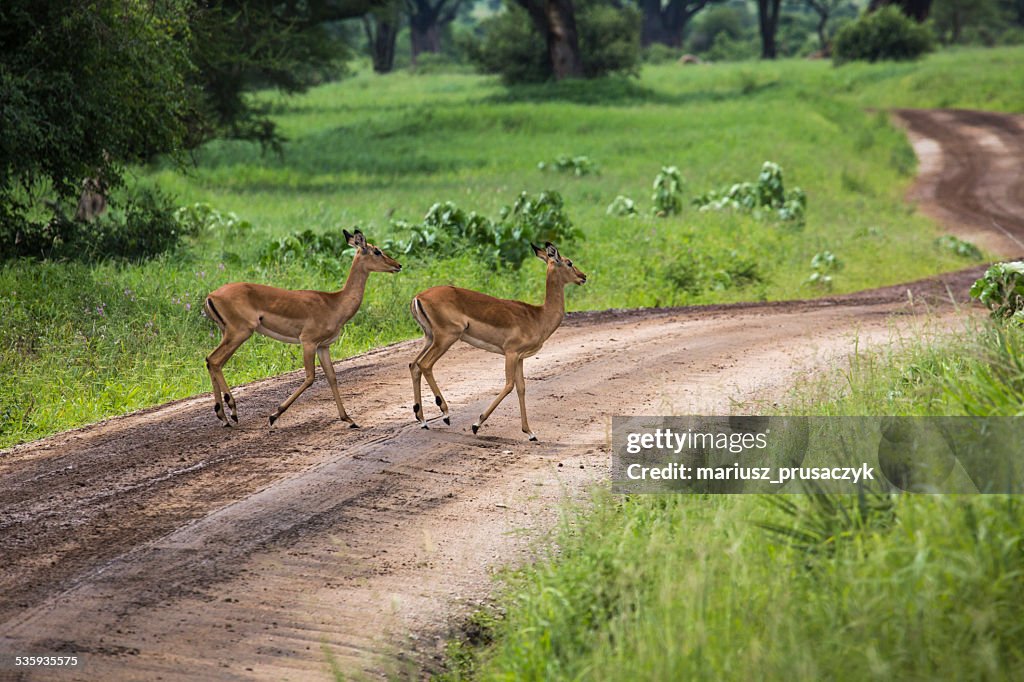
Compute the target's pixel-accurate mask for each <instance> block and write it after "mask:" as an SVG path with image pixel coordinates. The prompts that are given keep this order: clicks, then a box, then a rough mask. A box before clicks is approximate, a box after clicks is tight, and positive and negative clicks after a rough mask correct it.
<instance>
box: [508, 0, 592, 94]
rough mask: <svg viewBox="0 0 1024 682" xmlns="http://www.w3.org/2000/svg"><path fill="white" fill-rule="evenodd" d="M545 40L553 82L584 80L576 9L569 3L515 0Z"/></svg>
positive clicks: (555, 0)
mask: <svg viewBox="0 0 1024 682" xmlns="http://www.w3.org/2000/svg"><path fill="white" fill-rule="evenodd" d="M515 2H516V3H518V4H519V5H520V6H521V7H522V8H523V9H525V10H526V13H527V14H529V15H530V19H531V21H533V25H534V26H535V27H536V29H537V31H538V32H539V33H540V34H541V36H543V37H544V42H545V43H546V44H547V48H548V58H549V59H550V61H551V73H552V75H553V76H554V77H555V80H563V79H565V78H582V77H583V59H582V58H581V57H580V43H579V34H578V33H577V31H576V10H575V8H574V7H573V4H572V0H515Z"/></svg>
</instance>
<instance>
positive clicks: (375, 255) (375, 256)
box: [342, 230, 402, 272]
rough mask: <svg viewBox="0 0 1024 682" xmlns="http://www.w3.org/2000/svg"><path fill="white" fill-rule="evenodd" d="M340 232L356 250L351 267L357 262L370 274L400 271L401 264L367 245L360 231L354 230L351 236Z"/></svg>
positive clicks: (347, 232)
mask: <svg viewBox="0 0 1024 682" xmlns="http://www.w3.org/2000/svg"><path fill="white" fill-rule="evenodd" d="M342 231H343V232H344V233H345V239H347V240H348V244H349V246H351V247H353V248H354V249H355V250H356V257H355V259H354V260H353V265H354V264H355V263H356V262H359V263H360V265H362V266H363V267H365V268H366V269H367V270H369V271H370V272H400V271H401V269H402V264H401V263H399V262H398V261H396V260H395V259H394V258H392V257H391V256H389V255H387V254H386V253H384V252H383V251H381V250H380V249H379V248H377V247H376V246H374V245H373V244H370V243H368V242H367V241H366V237H364V236H363V233H362V231H361V230H356V233H355V234H351V233H350V232H349V231H348V230H342Z"/></svg>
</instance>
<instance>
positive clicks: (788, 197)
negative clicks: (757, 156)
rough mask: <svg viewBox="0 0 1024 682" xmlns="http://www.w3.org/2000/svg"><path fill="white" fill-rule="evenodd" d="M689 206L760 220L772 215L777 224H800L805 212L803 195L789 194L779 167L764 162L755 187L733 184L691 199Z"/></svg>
mask: <svg viewBox="0 0 1024 682" xmlns="http://www.w3.org/2000/svg"><path fill="white" fill-rule="evenodd" d="M693 205H694V206H698V207H700V210H702V211H721V210H724V209H727V208H729V209H733V210H737V211H742V212H744V213H753V214H754V216H755V217H758V218H761V217H763V216H765V215H774V216H775V217H776V218H778V219H779V220H787V221H793V222H796V223H798V224H802V223H803V220H804V211H805V210H806V208H807V195H806V194H805V193H804V191H803V190H802V189H801V188H799V187H794V188H793V189H791V190H790V191H788V192H787V191H786V188H785V186H784V184H783V181H782V167H781V166H779V164H777V163H773V162H772V161H765V162H764V165H762V166H761V173H760V175H758V177H757V183H752V182H737V183H735V184H733V185H730V186H729V187H727V188H726V187H723V188H722V189H720V190H711V191H710V192H707V193H705V194H702V195H700V196H698V197H695V198H694V200H693Z"/></svg>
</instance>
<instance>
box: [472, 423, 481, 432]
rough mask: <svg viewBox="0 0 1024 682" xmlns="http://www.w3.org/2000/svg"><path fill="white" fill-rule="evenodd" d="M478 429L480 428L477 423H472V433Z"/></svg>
mask: <svg viewBox="0 0 1024 682" xmlns="http://www.w3.org/2000/svg"><path fill="white" fill-rule="evenodd" d="M479 430H480V425H479V424H473V433H476V432H477V431H479Z"/></svg>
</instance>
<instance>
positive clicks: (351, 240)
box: [342, 230, 366, 249]
mask: <svg viewBox="0 0 1024 682" xmlns="http://www.w3.org/2000/svg"><path fill="white" fill-rule="evenodd" d="M342 232H343V233H344V234H345V241H347V242H348V245H349V246H354V247H355V248H357V249H361V248H364V247H365V246H366V237H364V236H363V232H362V230H356V233H355V234H352V233H350V232H349V231H348V230H342Z"/></svg>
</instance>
